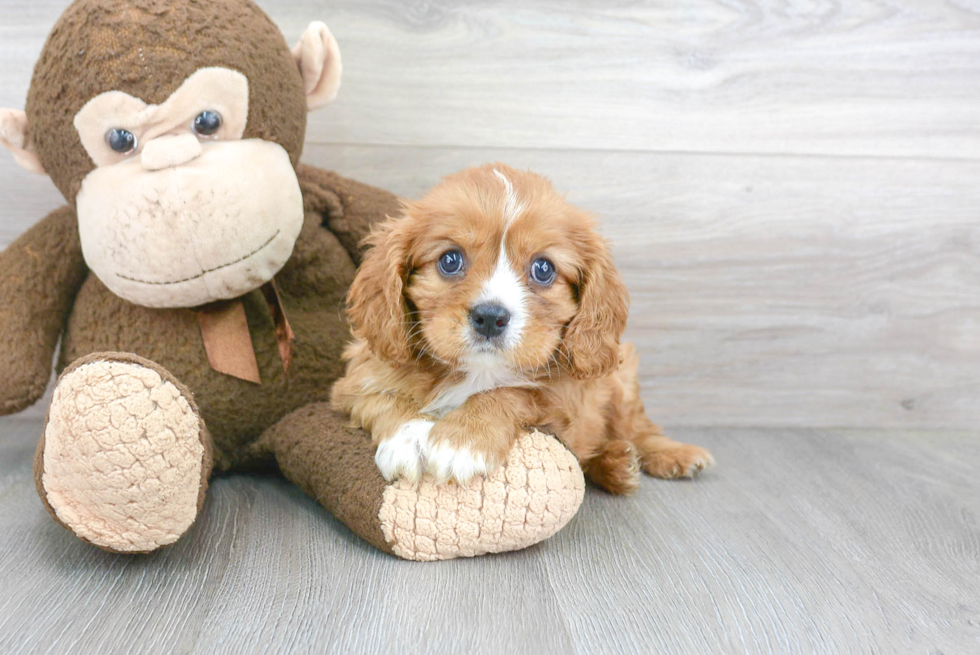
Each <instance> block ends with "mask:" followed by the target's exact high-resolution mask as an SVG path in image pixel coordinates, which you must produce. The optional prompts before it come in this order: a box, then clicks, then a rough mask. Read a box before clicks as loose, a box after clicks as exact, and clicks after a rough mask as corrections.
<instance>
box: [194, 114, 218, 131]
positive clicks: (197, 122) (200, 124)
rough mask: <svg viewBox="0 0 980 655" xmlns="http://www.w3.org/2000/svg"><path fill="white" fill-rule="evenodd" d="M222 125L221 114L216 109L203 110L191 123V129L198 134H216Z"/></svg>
mask: <svg viewBox="0 0 980 655" xmlns="http://www.w3.org/2000/svg"><path fill="white" fill-rule="evenodd" d="M220 127H221V114H219V113H218V112H216V111H202V112H201V113H200V114H198V115H197V117H196V118H195V119H194V122H193V123H192V124H191V129H192V130H194V134H196V135H198V136H214V135H215V133H217V131H218V129H219V128H220Z"/></svg>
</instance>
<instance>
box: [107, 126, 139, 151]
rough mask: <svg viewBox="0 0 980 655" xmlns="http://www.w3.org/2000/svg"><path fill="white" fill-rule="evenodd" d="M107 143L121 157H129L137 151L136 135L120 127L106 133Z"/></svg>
mask: <svg viewBox="0 0 980 655" xmlns="http://www.w3.org/2000/svg"><path fill="white" fill-rule="evenodd" d="M105 142H106V143H107V144H109V147H110V148H112V149H113V150H114V151H116V152H118V153H119V154H120V155H128V154H129V153H131V152H133V151H134V150H136V135H135V134H133V133H132V132H130V131H129V130H123V129H120V128H118V127H114V128H112V129H111V130H109V131H108V132H106V133H105Z"/></svg>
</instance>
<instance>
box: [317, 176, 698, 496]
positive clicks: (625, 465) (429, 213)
mask: <svg viewBox="0 0 980 655" xmlns="http://www.w3.org/2000/svg"><path fill="white" fill-rule="evenodd" d="M403 207H404V212H403V215H402V216H400V217H398V218H389V219H388V220H387V221H386V222H384V223H383V224H381V225H380V226H379V228H377V229H376V231H375V232H373V233H372V234H371V236H369V237H368V239H367V242H368V243H369V244H370V245H371V246H372V248H371V249H370V250H369V251H368V252H367V253H366V255H365V257H364V261H363V262H362V264H361V267H360V269H359V271H358V273H357V276H356V278H355V279H354V282H353V284H352V285H351V288H350V293H349V295H348V316H349V318H350V322H351V326H352V330H353V334H354V337H355V341H354V342H353V343H352V344H351V345H350V346H349V347H348V348H347V350H346V352H345V354H344V357H345V359H346V361H347V372H346V376H345V377H343V378H342V379H340V380H339V381H338V382H337V383H336V384H335V385H334V387H333V389H332V395H331V401H332V404H333V406H334V407H335V408H336V409H338V410H342V411H344V412H346V413H347V414H349V415H350V416H351V419H352V422H353V424H354V425H356V426H358V427H362V428H364V429H365V430H368V431H369V432H370V433H371V434H372V436H373V438H374V441H375V443H376V444H377V454H376V456H375V461H376V462H377V465H378V468H379V469H380V470H381V473H382V474H383V475H384V477H385V478H387V479H389V480H392V479H394V478H397V477H405V478H408V479H409V480H411V481H417V480H418V479H419V478H420V477H421V476H422V474H423V473H425V472H430V473H432V474H434V475H435V476H436V478H437V479H439V480H441V481H446V480H450V479H455V480H457V481H459V482H465V481H467V480H468V479H470V478H471V477H472V476H474V475H477V474H486V473H488V472H491V471H492V470H493V469H494V467H496V466H498V465H500V464H501V463H503V462H504V461H506V459H507V455H508V453H509V451H510V450H511V446H512V445H513V444H514V441H515V440H516V439H517V437H518V436H519V435H520V433H521V431H522V430H525V429H526V428H528V427H537V428H540V429H542V430H544V431H548V432H552V433H553V434H555V435H556V436H557V437H558V438H559V439H561V440H562V441H563V442H564V443H565V445H566V446H567V447H568V448H569V449H570V450H571V451H572V452H573V453H574V454H575V456H576V457H577V458H578V460H579V462H581V464H582V467H583V470H584V471H585V473H586V476H587V477H588V478H589V479H590V480H591V481H592V482H594V483H595V484H597V485H598V486H600V487H602V488H604V489H606V490H608V491H610V492H612V493H616V494H624V493H628V492H630V491H632V490H633V489H634V488H635V487H636V486H637V483H638V481H639V471H640V469H641V468H642V470H643V471H644V472H646V473H647V474H649V475H653V476H656V477H660V478H676V477H691V476H693V475H695V474H696V473H697V472H698V471H700V470H701V469H704V468H706V467H708V466H711V465H712V464H713V459H712V457H711V455H710V454H709V453H708V451H706V450H704V449H703V448H698V447H697V446H690V445H686V444H681V443H678V442H676V441H673V440H671V439H668V438H667V437H665V436H664V435H663V434H662V433H661V431H660V428H658V427H657V426H656V425H654V424H653V423H651V422H650V420H649V419H648V418H647V416H646V413H645V412H644V410H643V403H642V402H641V400H640V388H639V382H638V377H637V356H636V351H635V350H634V349H633V347H632V345H631V344H625V343H624V344H620V343H619V338H620V335H621V334H622V332H623V330H624V328H625V326H626V316H627V304H628V298H627V294H626V288H625V287H624V286H623V282H622V281H621V279H620V276H619V273H618V272H617V271H616V269H615V268H614V267H613V264H612V260H611V258H610V255H609V251H608V249H607V247H606V244H605V242H604V241H603V240H602V238H601V237H600V236H599V235H598V234H597V233H596V230H595V225H594V222H593V220H592V218H591V217H590V216H589V215H587V214H585V213H584V212H582V211H580V210H578V209H576V208H575V207H573V206H571V205H569V204H568V203H567V202H565V200H564V198H563V197H562V196H560V195H559V194H558V193H556V192H555V190H554V189H553V188H552V187H551V184H550V183H549V182H548V181H547V180H546V179H544V178H543V177H540V176H538V175H535V174H533V173H529V172H521V171H517V170H514V169H513V168H510V167H508V166H505V165H503V164H494V165H487V166H483V167H480V168H472V169H468V170H465V171H463V172H461V173H457V174H455V175H452V176H450V177H447V178H445V179H444V180H443V182H442V183H441V184H439V185H438V186H437V187H435V188H434V189H432V191H430V192H429V193H428V195H426V196H425V197H424V198H423V199H422V200H420V201H417V202H404V203H403Z"/></svg>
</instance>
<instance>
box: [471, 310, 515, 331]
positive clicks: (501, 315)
mask: <svg viewBox="0 0 980 655" xmlns="http://www.w3.org/2000/svg"><path fill="white" fill-rule="evenodd" d="M508 323H510V312H509V311H507V308H506V307H504V306H503V305H500V304H497V303H481V304H479V305H477V306H476V307H474V308H473V309H471V310H470V324H472V325H473V329H474V330H475V331H476V333H477V334H479V335H482V336H484V337H486V338H487V339H493V338H494V337H498V336H500V335H501V334H503V333H504V332H505V331H506V330H507V324H508Z"/></svg>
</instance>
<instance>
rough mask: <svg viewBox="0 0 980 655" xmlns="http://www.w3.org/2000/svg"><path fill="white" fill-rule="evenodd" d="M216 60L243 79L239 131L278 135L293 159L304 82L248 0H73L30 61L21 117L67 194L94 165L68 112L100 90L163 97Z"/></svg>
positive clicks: (302, 116) (299, 143)
mask: <svg viewBox="0 0 980 655" xmlns="http://www.w3.org/2000/svg"><path fill="white" fill-rule="evenodd" d="M205 66H222V67H225V68H230V69H232V70H237V71H239V72H241V73H243V74H244V75H245V76H246V77H247V78H248V82H249V106H248V124H247V126H246V128H245V134H244V136H243V138H246V139H250V138H260V139H265V140H267V141H273V142H275V143H278V144H279V145H281V146H282V147H283V148H285V149H286V151H287V152H289V154H290V158H291V159H292V161H293V164H294V165H295V164H296V163H298V162H299V157H300V154H301V153H302V150H303V138H304V136H305V133H306V112H307V109H306V95H305V93H304V91H303V81H302V77H301V76H300V73H299V70H298V69H297V68H296V63H295V61H294V60H293V57H292V55H291V54H290V51H289V48H288V47H287V45H286V42H285V40H284V39H283V37H282V33H281V32H280V31H279V29H278V28H277V27H276V26H275V24H274V23H273V22H272V21H271V20H269V18H268V16H266V15H265V13H263V12H262V10H261V9H259V8H258V7H257V6H255V4H253V3H252V2H251V1H250V0H207V2H200V1H195V0H76V2H74V3H72V4H71V6H69V7H68V9H67V10H65V13H64V14H62V16H61V18H60V19H59V20H58V22H57V23H56V24H55V26H54V29H53V30H52V32H51V34H50V36H49V37H48V41H47V43H46V44H45V46H44V50H43V52H42V53H41V58H40V59H39V60H38V62H37V64H36V65H35V67H34V77H33V79H32V80H31V87H30V91H29V93H28V96H27V117H28V120H29V121H30V125H31V131H32V135H33V139H34V147H35V149H36V150H37V154H38V156H39V157H40V159H41V163H42V164H43V165H44V168H45V170H46V171H47V172H48V174H49V175H51V179H52V180H53V181H54V183H55V185H56V186H57V187H58V189H60V190H61V192H62V193H63V194H64V196H65V198H67V199H68V202H69V203H73V202H74V200H75V196H76V195H77V193H78V190H79V187H80V185H81V182H82V180H83V179H84V178H85V176H86V175H87V174H88V173H89V172H90V171H91V170H92V169H93V168H94V167H95V165H94V164H93V163H92V161H91V160H90V159H89V157H88V154H87V153H86V152H85V149H84V148H83V147H82V143H81V141H80V140H79V138H78V133H77V132H76V131H75V128H74V126H73V125H72V121H73V119H74V117H75V114H76V113H78V110H79V109H81V108H82V106H83V105H84V104H85V103H86V102H88V100H90V99H91V98H92V97H94V96H95V95H97V94H98V93H99V92H102V91H108V90H111V89H114V90H118V91H124V92H126V93H128V94H129V95H131V96H134V97H137V98H140V99H141V100H143V101H145V102H147V103H149V104H159V103H161V102H163V101H164V100H166V99H167V98H168V97H169V96H170V94H172V93H173V92H174V91H175V90H176V89H177V87H179V86H180V85H181V83H182V82H183V81H184V80H185V79H186V78H187V77H188V76H189V75H190V74H191V73H193V72H194V71H196V70H197V69H199V68H202V67H205Z"/></svg>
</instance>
